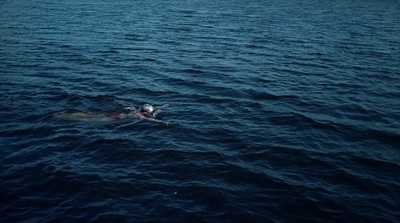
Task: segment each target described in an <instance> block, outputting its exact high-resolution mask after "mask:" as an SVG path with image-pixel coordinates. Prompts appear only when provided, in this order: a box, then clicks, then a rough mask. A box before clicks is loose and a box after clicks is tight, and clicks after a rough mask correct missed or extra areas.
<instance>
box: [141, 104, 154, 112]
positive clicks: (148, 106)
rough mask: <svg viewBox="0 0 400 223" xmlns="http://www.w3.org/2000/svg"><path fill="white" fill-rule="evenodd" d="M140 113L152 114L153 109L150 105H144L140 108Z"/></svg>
mask: <svg viewBox="0 0 400 223" xmlns="http://www.w3.org/2000/svg"><path fill="white" fill-rule="evenodd" d="M142 111H145V112H150V113H152V112H153V111H154V108H153V106H151V105H150V104H144V105H143V107H142Z"/></svg>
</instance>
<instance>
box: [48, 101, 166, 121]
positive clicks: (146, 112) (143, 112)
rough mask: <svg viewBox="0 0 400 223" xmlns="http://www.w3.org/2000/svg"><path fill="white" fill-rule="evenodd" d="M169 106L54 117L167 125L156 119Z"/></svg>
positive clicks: (73, 119) (68, 119)
mask: <svg viewBox="0 0 400 223" xmlns="http://www.w3.org/2000/svg"><path fill="white" fill-rule="evenodd" d="M168 106H169V104H163V105H158V106H152V105H150V104H144V105H143V106H142V107H141V108H140V109H138V110H136V109H132V108H127V109H126V110H128V111H126V112H113V113H111V114H92V113H87V112H74V113H60V114H58V115H56V116H55V117H56V118H57V119H60V120H65V121H113V120H122V119H127V118H140V119H145V120H148V121H152V122H158V123H162V124H164V125H168V122H164V121H162V120H159V119H156V116H157V114H158V113H160V111H161V110H160V109H161V108H165V107H168Z"/></svg>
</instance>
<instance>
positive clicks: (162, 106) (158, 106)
mask: <svg viewBox="0 0 400 223" xmlns="http://www.w3.org/2000/svg"><path fill="white" fill-rule="evenodd" d="M168 106H169V104H163V105H155V106H154V108H155V109H160V108H165V107H168Z"/></svg>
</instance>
